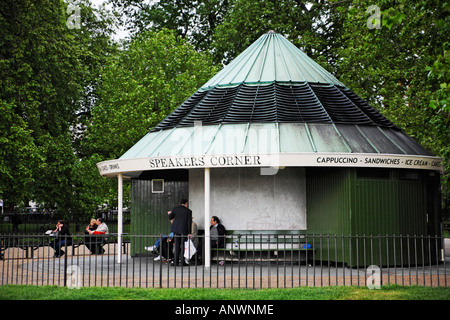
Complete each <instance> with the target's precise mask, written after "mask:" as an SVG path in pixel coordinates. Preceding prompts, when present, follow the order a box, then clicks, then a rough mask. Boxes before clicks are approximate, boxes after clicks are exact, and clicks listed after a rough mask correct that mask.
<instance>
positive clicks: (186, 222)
mask: <svg viewBox="0 0 450 320" xmlns="http://www.w3.org/2000/svg"><path fill="white" fill-rule="evenodd" d="M167 213H168V214H169V219H171V220H172V219H173V223H172V228H171V229H170V231H171V232H173V234H174V240H175V244H174V245H175V257H174V260H173V262H172V265H174V266H175V265H179V264H180V262H181V263H182V264H183V265H185V263H184V242H185V241H186V240H187V236H188V235H189V234H190V233H191V223H192V211H191V210H190V209H188V201H187V200H186V199H183V200H181V204H180V205H179V206H178V207H175V208H173V209H172V211H169V212H167ZM180 249H181V250H180ZM180 253H181V256H180Z"/></svg>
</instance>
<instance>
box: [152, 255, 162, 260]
mask: <svg viewBox="0 0 450 320" xmlns="http://www.w3.org/2000/svg"><path fill="white" fill-rule="evenodd" d="M153 260H155V261H159V260H161V256H157V257H156V258H155V259H153Z"/></svg>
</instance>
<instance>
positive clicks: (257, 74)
mask: <svg viewBox="0 0 450 320" xmlns="http://www.w3.org/2000/svg"><path fill="white" fill-rule="evenodd" d="M272 82H279V83H282V82H294V83H295V82H310V83H321V84H331V85H339V86H344V85H343V84H342V83H341V82H339V81H338V80H337V79H336V78H335V77H334V76H333V75H331V74H330V73H329V72H327V71H326V70H325V69H323V68H322V67H321V66H320V65H319V64H317V63H316V62H315V61H314V60H312V59H311V58H310V57H308V56H307V55H306V54H305V53H304V52H303V51H301V50H300V49H298V48H297V47H295V46H294V45H293V44H292V43H291V42H289V41H288V40H287V39H286V38H284V37H283V36H281V35H280V34H277V33H274V32H269V33H266V34H264V35H262V36H261V37H260V38H259V39H258V40H257V41H255V42H254V43H253V44H252V45H251V46H250V47H248V48H247V49H246V50H245V51H244V52H242V53H241V54H240V55H239V56H238V57H237V58H236V59H234V60H233V61H232V62H231V63H230V64H229V65H227V66H226V67H225V68H224V69H223V70H222V71H220V72H219V73H218V74H216V75H215V76H214V77H213V78H212V79H210V80H209V81H208V82H207V83H205V84H204V85H203V86H202V87H201V89H204V90H207V89H211V88H213V87H216V86H234V85H238V84H242V83H245V84H258V83H272Z"/></svg>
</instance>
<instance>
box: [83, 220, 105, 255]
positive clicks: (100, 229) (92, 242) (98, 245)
mask: <svg viewBox="0 0 450 320" xmlns="http://www.w3.org/2000/svg"><path fill="white" fill-rule="evenodd" d="M96 223H97V228H96V229H95V230H92V231H91V230H86V231H88V233H89V234H90V235H103V234H108V233H109V230H108V226H107V225H106V223H104V222H103V219H102V218H98V219H97V220H96ZM105 239H106V238H104V237H89V238H88V239H86V241H85V243H86V247H87V248H88V249H89V250H90V251H91V253H92V254H103V253H104V252H105V249H103V245H104V244H105Z"/></svg>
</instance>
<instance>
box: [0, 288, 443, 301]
mask: <svg viewBox="0 0 450 320" xmlns="http://www.w3.org/2000/svg"><path fill="white" fill-rule="evenodd" d="M449 299H450V288H430V287H421V286H411V287H405V286H399V285H385V286H382V287H381V289H378V290H377V289H374V290H370V289H368V288H366V287H352V286H345V287H344V286H341V287H339V286H336V287H323V288H312V287H304V288H303V287H302V288H289V289H259V290H251V289H197V288H196V289H190V288H184V289H150V288H148V289H146V288H118V287H112V288H98V287H89V288H81V289H68V288H65V287H58V286H24V285H6V286H1V287H0V300H449Z"/></svg>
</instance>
